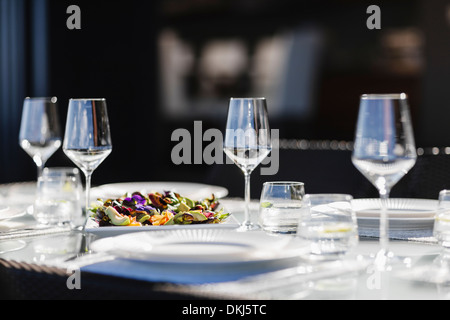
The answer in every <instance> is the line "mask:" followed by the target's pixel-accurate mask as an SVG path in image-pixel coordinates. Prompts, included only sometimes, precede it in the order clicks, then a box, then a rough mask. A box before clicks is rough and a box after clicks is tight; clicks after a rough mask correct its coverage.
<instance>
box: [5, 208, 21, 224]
mask: <svg viewBox="0 0 450 320" xmlns="http://www.w3.org/2000/svg"><path fill="white" fill-rule="evenodd" d="M25 214H26V211H25V210H24V209H17V208H6V209H3V210H0V221H3V220H10V219H14V218H19V217H22V216H24V215H25Z"/></svg>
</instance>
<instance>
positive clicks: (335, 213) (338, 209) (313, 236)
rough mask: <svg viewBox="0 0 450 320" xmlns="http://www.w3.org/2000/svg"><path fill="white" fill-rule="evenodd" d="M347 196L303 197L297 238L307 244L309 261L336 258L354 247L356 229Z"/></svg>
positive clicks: (351, 198)
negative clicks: (309, 254)
mask: <svg viewBox="0 0 450 320" xmlns="http://www.w3.org/2000/svg"><path fill="white" fill-rule="evenodd" d="M352 200H353V197H352V196H351V195H347V194H307V195H305V197H304V210H303V212H302V217H301V219H300V222H299V224H298V229H297V237H299V238H301V239H303V240H306V241H307V242H309V244H310V253H311V256H312V257H321V258H331V259H334V258H340V257H342V256H344V255H346V254H347V253H348V252H350V251H351V249H353V248H354V247H356V245H357V244H358V241H359V237H358V225H357V221H356V215H355V213H354V211H353V208H352Z"/></svg>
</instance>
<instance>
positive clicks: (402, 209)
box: [352, 198, 438, 230]
mask: <svg viewBox="0 0 450 320" xmlns="http://www.w3.org/2000/svg"><path fill="white" fill-rule="evenodd" d="M352 204H353V209H354V210H355V213H356V217H357V219H358V226H359V227H362V228H369V229H377V228H378V227H379V218H380V210H381V200H380V199H356V200H353V202H352ZM437 208H438V201H437V200H428V199H405V198H392V199H388V220H389V228H390V229H394V230H395V229H404V230H423V229H431V228H433V225H434V217H435V215H436V212H437Z"/></svg>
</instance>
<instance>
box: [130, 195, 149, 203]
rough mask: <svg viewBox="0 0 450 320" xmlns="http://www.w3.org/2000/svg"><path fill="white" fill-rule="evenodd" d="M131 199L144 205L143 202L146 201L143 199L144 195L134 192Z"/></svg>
mask: <svg viewBox="0 0 450 320" xmlns="http://www.w3.org/2000/svg"><path fill="white" fill-rule="evenodd" d="M133 199H134V200H135V201H136V204H141V205H144V204H145V203H146V202H147V200H145V198H144V197H141V196H140V195H138V194H135V195H134V196H133Z"/></svg>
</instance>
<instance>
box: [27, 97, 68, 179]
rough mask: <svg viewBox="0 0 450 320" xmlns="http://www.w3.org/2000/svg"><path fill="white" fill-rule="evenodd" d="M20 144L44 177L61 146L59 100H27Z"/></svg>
mask: <svg viewBox="0 0 450 320" xmlns="http://www.w3.org/2000/svg"><path fill="white" fill-rule="evenodd" d="M19 144H20V146H21V147H22V149H23V150H25V152H26V153H27V154H28V155H29V156H30V157H31V158H32V159H33V161H34V162H35V164H36V166H37V168H38V177H39V176H41V175H42V170H43V169H44V166H45V163H46V162H47V160H48V159H49V158H50V157H51V156H52V155H53V154H54V153H55V152H56V150H58V149H59V147H60V146H61V128H60V125H59V119H58V104H57V98H56V97H52V98H25V100H24V102H23V111H22V119H21V123H20V133H19Z"/></svg>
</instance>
